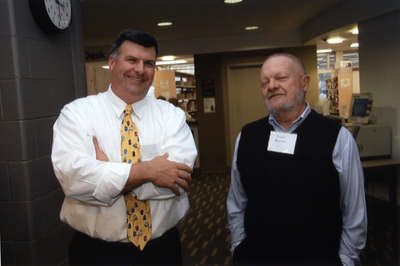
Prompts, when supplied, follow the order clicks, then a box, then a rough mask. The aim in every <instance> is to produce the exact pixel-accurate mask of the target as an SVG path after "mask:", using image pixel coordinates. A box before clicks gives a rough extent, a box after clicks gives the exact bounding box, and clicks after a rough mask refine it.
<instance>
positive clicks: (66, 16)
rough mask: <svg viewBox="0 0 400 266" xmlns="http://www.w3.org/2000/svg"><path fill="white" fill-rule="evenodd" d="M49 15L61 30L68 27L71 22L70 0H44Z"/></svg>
mask: <svg viewBox="0 0 400 266" xmlns="http://www.w3.org/2000/svg"><path fill="white" fill-rule="evenodd" d="M44 4H45V7H46V12H47V15H48V16H49V18H50V20H51V22H52V23H53V25H54V26H55V27H57V28H58V29H60V30H65V29H66V28H68V26H69V23H70V22H71V1H70V0H44Z"/></svg>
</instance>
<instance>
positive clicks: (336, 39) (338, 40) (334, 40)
mask: <svg viewBox="0 0 400 266" xmlns="http://www.w3.org/2000/svg"><path fill="white" fill-rule="evenodd" d="M326 41H327V43H330V44H335V43H342V42H343V41H344V39H343V38H342V37H330V38H328V40H326Z"/></svg>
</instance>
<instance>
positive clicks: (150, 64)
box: [145, 61, 156, 68]
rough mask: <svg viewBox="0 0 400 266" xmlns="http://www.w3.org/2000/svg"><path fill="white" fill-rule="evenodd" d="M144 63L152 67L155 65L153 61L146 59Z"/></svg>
mask: <svg viewBox="0 0 400 266" xmlns="http://www.w3.org/2000/svg"><path fill="white" fill-rule="evenodd" d="M145 64H146V66H148V67H151V68H154V67H155V65H156V64H155V63H154V62H151V61H147V62H145Z"/></svg>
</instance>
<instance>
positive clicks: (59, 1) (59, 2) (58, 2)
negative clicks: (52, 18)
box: [56, 0, 64, 7]
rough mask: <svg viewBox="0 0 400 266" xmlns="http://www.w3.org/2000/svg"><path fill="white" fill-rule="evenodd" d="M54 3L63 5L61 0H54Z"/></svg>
mask: <svg viewBox="0 0 400 266" xmlns="http://www.w3.org/2000/svg"><path fill="white" fill-rule="evenodd" d="M56 3H57V4H58V5H59V6H62V7H64V3H62V2H61V0H56Z"/></svg>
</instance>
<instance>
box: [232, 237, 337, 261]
mask: <svg viewBox="0 0 400 266" xmlns="http://www.w3.org/2000/svg"><path fill="white" fill-rule="evenodd" d="M270 253H271V252H270V251H269V250H265V249H263V248H262V244H261V245H258V244H257V245H256V246H252V244H251V243H250V241H249V240H248V239H244V240H243V241H242V242H241V243H240V244H239V245H238V246H237V247H236V248H235V250H234V252H233V258H232V261H233V265H243V266H245V265H246V266H247V265H271V266H272V265H273V266H280V265H284V266H291V265H318V266H339V265H342V262H341V260H340V258H339V255H333V256H327V257H317V256H318V253H317V254H302V255H301V256H289V254H287V255H286V256H279V257H277V256H274V254H273V252H272V254H270Z"/></svg>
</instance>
